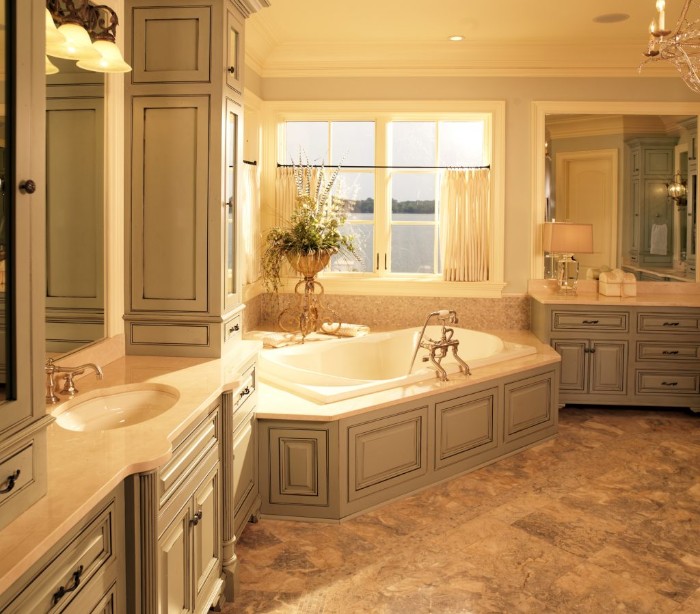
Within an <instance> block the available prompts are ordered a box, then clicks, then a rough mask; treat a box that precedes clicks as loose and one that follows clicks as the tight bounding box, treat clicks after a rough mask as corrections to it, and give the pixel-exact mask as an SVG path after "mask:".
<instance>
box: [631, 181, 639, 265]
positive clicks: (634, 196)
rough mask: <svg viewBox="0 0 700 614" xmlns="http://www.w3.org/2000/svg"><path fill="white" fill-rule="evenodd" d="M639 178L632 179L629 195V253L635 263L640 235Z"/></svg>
mask: <svg viewBox="0 0 700 614" xmlns="http://www.w3.org/2000/svg"><path fill="white" fill-rule="evenodd" d="M639 185H640V181H639V177H635V178H634V179H632V184H631V188H632V189H631V194H630V200H631V203H632V219H631V220H630V221H631V227H632V228H631V232H632V236H631V237H630V251H631V252H632V253H631V255H632V256H633V261H635V262H636V258H637V254H638V253H639V234H640V232H641V231H640V217H639V206H640V201H641V194H640V191H639Z"/></svg>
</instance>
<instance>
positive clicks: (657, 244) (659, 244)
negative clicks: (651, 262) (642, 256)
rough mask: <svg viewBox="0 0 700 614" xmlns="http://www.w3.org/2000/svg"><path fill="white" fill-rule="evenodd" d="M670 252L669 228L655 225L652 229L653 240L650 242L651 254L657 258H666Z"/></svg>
mask: <svg viewBox="0 0 700 614" xmlns="http://www.w3.org/2000/svg"><path fill="white" fill-rule="evenodd" d="M667 251H668V226H666V224H654V225H653V226H652V227H651V240H650V241H649V253H650V254H654V255H656V256H665V255H666V253H667Z"/></svg>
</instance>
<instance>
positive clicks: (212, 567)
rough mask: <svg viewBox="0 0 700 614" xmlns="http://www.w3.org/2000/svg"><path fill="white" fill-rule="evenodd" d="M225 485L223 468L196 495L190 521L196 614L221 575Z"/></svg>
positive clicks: (217, 467)
mask: <svg viewBox="0 0 700 614" xmlns="http://www.w3.org/2000/svg"><path fill="white" fill-rule="evenodd" d="M220 510H221V483H220V474H219V465H217V466H216V468H215V469H214V470H213V471H212V472H211V473H210V474H209V475H208V476H207V479H206V480H204V482H203V483H202V484H201V486H200V487H199V488H198V489H197V491H196V492H195V494H194V512H193V515H192V518H191V519H190V527H191V531H192V543H193V552H192V554H193V557H192V558H193V564H194V589H195V610H199V609H200V608H199V606H201V605H203V604H202V603H201V600H202V599H204V598H207V597H208V596H209V592H210V589H211V583H212V581H215V580H216V579H218V577H219V576H220V575H221V573H220V570H221V529H220V527H221V512H220Z"/></svg>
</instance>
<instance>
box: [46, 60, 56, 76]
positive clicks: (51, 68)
mask: <svg viewBox="0 0 700 614" xmlns="http://www.w3.org/2000/svg"><path fill="white" fill-rule="evenodd" d="M44 57H45V58H46V62H45V64H44V74H45V75H55V74H56V73H57V72H58V67H57V66H56V65H55V64H54V63H53V62H51V60H49V56H48V55H47V56H44Z"/></svg>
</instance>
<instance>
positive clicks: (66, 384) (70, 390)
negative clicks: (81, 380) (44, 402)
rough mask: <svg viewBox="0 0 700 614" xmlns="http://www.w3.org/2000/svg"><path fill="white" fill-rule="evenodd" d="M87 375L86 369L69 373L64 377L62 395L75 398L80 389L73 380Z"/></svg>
mask: <svg viewBox="0 0 700 614" xmlns="http://www.w3.org/2000/svg"><path fill="white" fill-rule="evenodd" d="M83 373H85V369H76V370H75V371H68V372H67V373H66V374H65V375H64V376H63V388H62V389H61V394H67V395H68V396H69V397H74V396H75V393H76V392H78V389H77V388H76V387H75V383H74V382H73V378H74V377H75V376H76V375H82V374H83Z"/></svg>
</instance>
